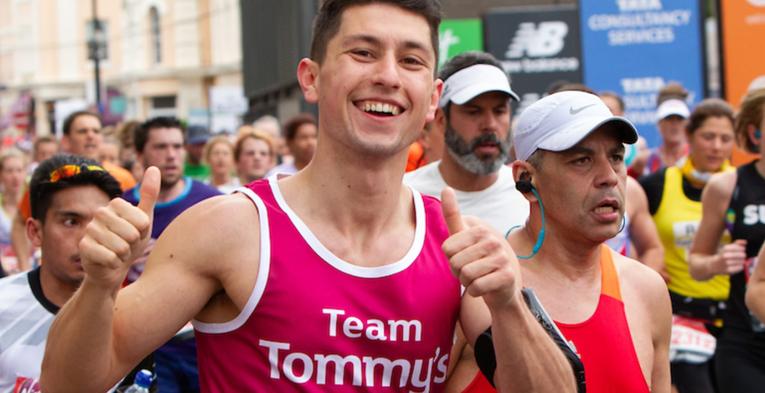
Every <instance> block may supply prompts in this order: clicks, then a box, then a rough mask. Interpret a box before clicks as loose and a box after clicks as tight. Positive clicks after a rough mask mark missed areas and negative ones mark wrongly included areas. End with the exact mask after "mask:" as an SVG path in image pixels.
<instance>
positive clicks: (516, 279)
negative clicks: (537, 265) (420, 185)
mask: <svg viewBox="0 0 765 393" xmlns="http://www.w3.org/2000/svg"><path fill="white" fill-rule="evenodd" d="M441 209H442V212H443V215H444V220H445V221H446V226H447V227H448V228H449V234H450V236H449V238H448V239H446V241H445V242H444V244H443V245H442V248H443V250H444V253H446V256H447V257H449V265H450V267H451V269H452V272H453V273H454V274H455V275H456V276H457V278H459V280H460V283H461V284H462V285H463V286H464V287H465V290H466V291H467V292H468V293H469V294H470V295H472V296H475V297H478V296H482V297H483V298H484V301H485V302H486V304H487V305H488V306H489V307H490V308H492V307H502V306H504V305H507V304H509V303H510V302H511V301H512V300H513V298H514V297H516V296H517V295H518V294H519V293H520V288H521V283H520V281H521V280H520V267H519V266H518V260H517V258H516V257H515V253H514V252H513V250H512V248H511V247H510V244H509V243H508V242H507V240H505V238H504V237H502V235H500V234H499V233H498V232H497V231H495V230H493V229H492V228H490V227H489V226H488V225H487V224H486V223H484V222H482V221H480V220H478V219H475V218H471V217H462V215H461V214H460V209H459V206H458V204H457V198H456V196H455V194H454V190H452V189H451V188H448V187H447V188H445V189H444V191H443V192H442V193H441Z"/></svg>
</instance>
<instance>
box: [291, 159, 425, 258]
mask: <svg viewBox="0 0 765 393" xmlns="http://www.w3.org/2000/svg"><path fill="white" fill-rule="evenodd" d="M340 148H344V146H340ZM337 150H341V149H337ZM337 150H336V151H328V150H327V151H320V150H319V151H317V154H316V156H315V157H314V158H313V160H312V161H311V162H310V164H308V166H306V168H305V169H304V170H303V171H301V172H300V173H298V174H296V175H292V176H289V177H287V178H283V179H281V180H280V181H279V188H280V190H281V191H282V194H283V195H284V199H285V200H286V202H287V204H288V205H289V206H290V208H291V209H293V210H294V211H295V212H296V214H297V215H298V216H299V217H301V219H302V220H303V221H304V222H305V223H306V225H308V227H309V228H311V230H312V231H313V232H314V233H315V234H316V235H317V237H318V238H319V240H320V241H321V242H322V244H324V245H325V246H327V248H329V249H330V251H332V252H333V253H336V255H343V256H347V257H348V258H349V259H346V260H348V261H349V262H351V263H357V264H359V265H363V266H380V265H383V264H387V263H390V262H394V261H396V260H398V259H400V258H401V257H403V255H405V254H406V250H408V247H410V245H411V242H412V241H413V236H414V227H413V217H414V216H413V208H412V196H411V192H409V191H408V189H405V188H404V187H403V185H402V178H403V174H404V169H405V165H406V150H404V151H402V152H400V153H399V154H396V155H395V157H386V158H381V159H377V160H376V159H375V158H370V157H369V156H365V157H360V155H359V154H357V153H354V152H348V151H345V152H343V151H337ZM306 190H310V192H306ZM384 242H391V243H396V242H399V243H398V244H390V245H389V246H387V248H386V247H385V246H382V243H384ZM401 243H405V244H404V245H402V244H401ZM375 249H377V251H375ZM341 258H343V257H342V256H341Z"/></svg>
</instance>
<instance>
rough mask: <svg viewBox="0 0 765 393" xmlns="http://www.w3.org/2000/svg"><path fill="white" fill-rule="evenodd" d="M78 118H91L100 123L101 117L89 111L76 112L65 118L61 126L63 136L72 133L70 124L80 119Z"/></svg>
mask: <svg viewBox="0 0 765 393" xmlns="http://www.w3.org/2000/svg"><path fill="white" fill-rule="evenodd" d="M80 116H93V117H95V118H96V119H98V122H99V123H100V122H101V116H99V115H98V113H95V112H91V111H77V112H74V113H72V114H70V115H69V116H67V117H66V119H65V120H64V124H63V126H62V130H63V131H64V135H69V133H70V132H72V123H74V121H75V120H76V119H77V118H78V117H80Z"/></svg>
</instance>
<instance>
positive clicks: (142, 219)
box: [80, 167, 160, 292]
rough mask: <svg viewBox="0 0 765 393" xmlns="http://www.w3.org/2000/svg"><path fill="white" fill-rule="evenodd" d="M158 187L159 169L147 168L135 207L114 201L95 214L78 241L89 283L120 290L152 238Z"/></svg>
mask: <svg viewBox="0 0 765 393" xmlns="http://www.w3.org/2000/svg"><path fill="white" fill-rule="evenodd" d="M159 187H160V173H159V169H157V168H156V167H150V168H148V169H147V170H146V172H145V173H144V176H143V181H142V182H141V190H140V195H141V200H140V201H139V203H138V206H133V205H131V204H130V203H129V202H127V201H125V200H124V199H122V198H115V199H113V200H112V201H111V202H109V205H107V206H106V207H102V208H100V209H98V210H97V211H96V214H95V215H94V217H93V220H92V221H91V222H90V223H89V224H88V226H87V228H86V229H85V236H84V237H83V238H82V240H81V241H80V258H81V260H82V267H83V269H84V270H85V273H86V280H88V281H90V283H91V284H97V285H99V286H102V287H105V288H106V289H108V290H112V291H115V292H116V291H117V290H118V289H119V287H120V285H121V284H122V282H123V280H124V279H125V275H126V274H127V271H128V269H130V266H131V264H132V263H133V260H135V259H136V258H138V257H140V256H141V255H142V254H143V252H144V249H145V248H146V244H147V242H148V240H149V238H150V237H151V225H152V221H153V216H154V205H155V204H156V202H157V196H158V195H159Z"/></svg>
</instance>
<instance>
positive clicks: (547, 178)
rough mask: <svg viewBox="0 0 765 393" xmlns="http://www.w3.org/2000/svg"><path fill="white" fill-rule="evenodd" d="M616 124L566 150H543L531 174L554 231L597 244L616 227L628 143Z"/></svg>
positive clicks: (600, 130)
mask: <svg viewBox="0 0 765 393" xmlns="http://www.w3.org/2000/svg"><path fill="white" fill-rule="evenodd" d="M612 127H613V126H612V125H605V126H602V127H601V128H600V129H599V130H597V131H594V132H593V133H591V134H590V135H588V136H587V137H586V138H584V139H583V140H582V141H580V142H579V143H578V144H576V145H575V146H574V147H572V148H571V149H568V150H566V151H563V152H558V153H553V152H545V154H544V156H543V157H544V159H543V160H542V163H541V167H540V168H539V169H538V170H537V171H536V173H535V174H534V176H533V177H534V179H533V180H534V184H535V185H536V187H537V188H538V189H539V194H540V196H541V198H542V201H543V202H544V207H545V213H547V220H548V222H549V223H550V224H551V225H554V227H555V229H554V231H556V232H558V233H566V234H569V233H570V234H573V235H575V236H583V237H584V238H585V239H587V240H589V241H591V242H593V243H596V244H597V243H602V242H604V241H606V240H607V239H610V238H611V237H613V236H615V235H616V234H617V233H618V231H619V226H620V225H621V220H622V215H623V213H624V190H625V184H626V177H627V171H626V168H625V166H624V145H623V144H622V142H621V140H620V139H619V138H618V137H617V134H616V132H617V131H616V130H613V129H612ZM582 228H586V230H582Z"/></svg>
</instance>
